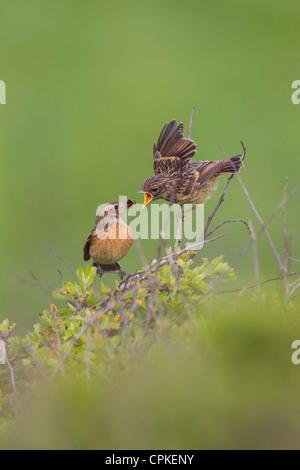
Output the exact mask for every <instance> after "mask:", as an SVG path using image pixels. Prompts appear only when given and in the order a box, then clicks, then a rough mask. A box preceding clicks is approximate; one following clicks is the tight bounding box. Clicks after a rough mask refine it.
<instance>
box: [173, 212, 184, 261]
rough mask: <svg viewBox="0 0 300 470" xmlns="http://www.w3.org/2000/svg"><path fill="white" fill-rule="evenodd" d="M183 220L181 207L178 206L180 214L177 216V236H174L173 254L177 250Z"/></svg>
mask: <svg viewBox="0 0 300 470" xmlns="http://www.w3.org/2000/svg"><path fill="white" fill-rule="evenodd" d="M183 220H184V213H183V209H182V206H180V213H179V214H178V215H177V235H176V241H175V245H174V248H173V252H174V253H175V251H176V250H177V248H178V246H179V244H180V242H181V236H182V225H183Z"/></svg>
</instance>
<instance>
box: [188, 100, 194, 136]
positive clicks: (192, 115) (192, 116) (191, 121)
mask: <svg viewBox="0 0 300 470" xmlns="http://www.w3.org/2000/svg"><path fill="white" fill-rule="evenodd" d="M194 111H195V106H193V109H192V113H191V118H190V127H189V139H190V138H191V135H192V125H193V118H194Z"/></svg>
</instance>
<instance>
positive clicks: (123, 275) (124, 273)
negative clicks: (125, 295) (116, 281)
mask: <svg viewBox="0 0 300 470" xmlns="http://www.w3.org/2000/svg"><path fill="white" fill-rule="evenodd" d="M116 267H117V268H118V270H119V276H120V279H121V281H122V279H123V277H125V276H131V274H130V273H127V272H126V271H123V269H122V268H121V266H120V265H119V263H116Z"/></svg>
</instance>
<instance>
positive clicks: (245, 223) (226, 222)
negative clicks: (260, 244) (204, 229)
mask: <svg viewBox="0 0 300 470" xmlns="http://www.w3.org/2000/svg"><path fill="white" fill-rule="evenodd" d="M232 222H242V223H243V224H244V225H246V227H247V230H248V232H249V235H250V236H251V230H250V227H249V225H248V224H247V222H246V221H245V220H244V219H232V220H225V222H222V223H221V224H219V225H217V226H216V227H215V228H214V229H213V230H211V232H209V233H208V234H207V235H206V237H209V236H210V235H212V234H213V233H214V232H215V231H216V230H217V229H218V228H220V227H222V225H225V224H229V223H232Z"/></svg>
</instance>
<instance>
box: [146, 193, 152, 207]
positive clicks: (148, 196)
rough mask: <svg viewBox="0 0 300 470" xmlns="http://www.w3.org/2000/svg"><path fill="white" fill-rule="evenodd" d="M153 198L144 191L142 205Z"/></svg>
mask: <svg viewBox="0 0 300 470" xmlns="http://www.w3.org/2000/svg"><path fill="white" fill-rule="evenodd" d="M152 199H153V196H151V194H149V193H144V207H146V206H147V204H149V202H151V201H152Z"/></svg>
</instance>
